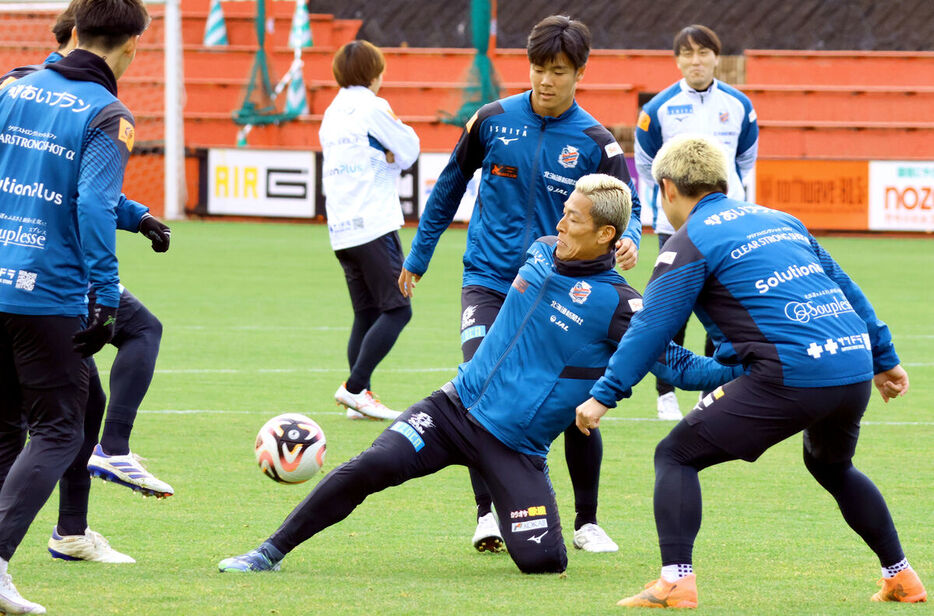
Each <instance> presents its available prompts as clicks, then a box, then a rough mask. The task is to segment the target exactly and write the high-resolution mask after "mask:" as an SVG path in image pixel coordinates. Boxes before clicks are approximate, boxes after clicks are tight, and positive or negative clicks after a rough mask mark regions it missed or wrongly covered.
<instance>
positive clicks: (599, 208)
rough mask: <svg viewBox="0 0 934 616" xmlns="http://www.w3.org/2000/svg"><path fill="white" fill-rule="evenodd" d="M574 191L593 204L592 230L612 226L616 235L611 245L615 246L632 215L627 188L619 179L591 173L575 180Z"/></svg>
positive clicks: (591, 209)
mask: <svg viewBox="0 0 934 616" xmlns="http://www.w3.org/2000/svg"><path fill="white" fill-rule="evenodd" d="M574 190H576V191H577V192H579V193H580V194H582V195H584V196H585V197H587V198H588V199H590V202H591V203H592V204H593V205H592V206H591V208H590V217H591V218H592V219H593V224H594V228H595V229H596V228H598V227H602V226H603V225H612V226H613V228H614V229H616V235H615V236H614V237H613V241H612V242H611V243H613V244H615V243H616V240H618V239H619V236H621V235H622V234H623V231H625V230H626V227H627V226H628V225H629V217H630V215H632V194H631V193H630V190H629V187H628V186H627V185H626V184H624V183H623V182H622V180H620V179H619V178H615V177H613V176H612V175H606V174H605V173H591V174H589V175H585V176H583V177H581V178H580V179H578V180H577V184H575V185H574Z"/></svg>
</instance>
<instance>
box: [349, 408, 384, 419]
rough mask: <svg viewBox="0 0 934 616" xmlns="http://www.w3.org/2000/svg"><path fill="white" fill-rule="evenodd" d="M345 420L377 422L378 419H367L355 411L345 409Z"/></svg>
mask: <svg viewBox="0 0 934 616" xmlns="http://www.w3.org/2000/svg"><path fill="white" fill-rule="evenodd" d="M347 419H353V420H357V419H367V420H369V421H379V419H377V418H376V417H368V416H366V415H364V414H363V413H358V412H357V411H355V410H353V409H351V408H348V409H347Z"/></svg>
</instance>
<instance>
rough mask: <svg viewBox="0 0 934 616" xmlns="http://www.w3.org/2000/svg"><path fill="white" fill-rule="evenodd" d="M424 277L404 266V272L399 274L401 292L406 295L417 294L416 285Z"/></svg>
mask: <svg viewBox="0 0 934 616" xmlns="http://www.w3.org/2000/svg"><path fill="white" fill-rule="evenodd" d="M421 279H422V277H421V276H419V275H418V274H413V273H412V272H410V271H409V270H407V269H405V268H404V267H403V268H402V273H401V274H399V292H400V293H402V294H403V295H405V296H406V297H414V296H415V285H416V284H417V283H418V281H419V280H421Z"/></svg>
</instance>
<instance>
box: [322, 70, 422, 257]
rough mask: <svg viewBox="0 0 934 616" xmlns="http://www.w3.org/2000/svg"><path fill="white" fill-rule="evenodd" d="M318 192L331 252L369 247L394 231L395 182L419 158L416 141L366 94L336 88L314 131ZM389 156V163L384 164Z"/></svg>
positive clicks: (398, 218) (398, 213) (397, 215)
mask: <svg viewBox="0 0 934 616" xmlns="http://www.w3.org/2000/svg"><path fill="white" fill-rule="evenodd" d="M318 137H319V139H320V140H321V149H322V150H323V154H324V162H323V165H322V170H321V178H322V190H323V191H324V196H325V206H326V208H327V215H328V231H329V232H330V236H331V247H332V248H333V249H334V250H340V249H342V248H350V247H352V246H359V245H361V244H366V243H367V242H371V241H373V240H375V239H376V238H378V237H380V236H382V235H385V234H386V233H390V232H392V231H395V230H397V229H399V228H400V227H401V226H402V223H403V217H402V206H401V205H400V204H399V191H398V188H397V186H396V181H397V179H398V178H399V174H400V173H401V172H402V170H403V169H408V168H409V167H411V166H412V164H413V163H414V162H415V160H416V159H417V158H418V152H419V141H418V135H416V134H415V131H414V130H412V128H411V127H409V126H406V125H405V124H403V123H402V121H401V120H400V119H399V118H397V117H396V115H395V114H394V113H393V112H392V109H391V108H390V106H389V103H388V102H386V100H385V99H382V98H379V97H378V96H376V94H374V93H373V91H372V90H370V89H369V88H365V87H363V86H351V87H349V88H341V89H340V91H338V93H337V96H335V97H334V100H333V101H332V102H331V104H330V106H329V107H328V108H327V110H326V111H325V112H324V120H323V121H322V122H321V129H320V130H319V131H318ZM387 152H392V154H393V156H394V157H395V161H394V162H393V163H388V162H386V153H387Z"/></svg>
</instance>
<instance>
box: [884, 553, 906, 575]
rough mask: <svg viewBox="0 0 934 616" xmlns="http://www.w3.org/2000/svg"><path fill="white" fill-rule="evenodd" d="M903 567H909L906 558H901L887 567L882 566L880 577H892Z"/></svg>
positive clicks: (903, 568)
mask: <svg viewBox="0 0 934 616" xmlns="http://www.w3.org/2000/svg"><path fill="white" fill-rule="evenodd" d="M905 569H911V565H909V564H908V559H907V558H903V559H901V560H900V561H898V562H897V563H895V564H894V565H890V566H888V567H882V577H884V578H886V579H889V578H893V577H895V576H896V574H898V572H899V571H904V570H905Z"/></svg>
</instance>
